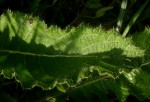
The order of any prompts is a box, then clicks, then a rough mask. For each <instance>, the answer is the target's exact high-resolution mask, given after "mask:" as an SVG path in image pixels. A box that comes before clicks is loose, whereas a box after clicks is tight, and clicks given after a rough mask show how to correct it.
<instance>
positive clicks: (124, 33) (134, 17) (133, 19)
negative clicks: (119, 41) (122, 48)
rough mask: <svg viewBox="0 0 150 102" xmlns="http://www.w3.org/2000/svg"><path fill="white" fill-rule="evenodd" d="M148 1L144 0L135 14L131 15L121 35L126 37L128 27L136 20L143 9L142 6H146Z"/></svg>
mask: <svg viewBox="0 0 150 102" xmlns="http://www.w3.org/2000/svg"><path fill="white" fill-rule="evenodd" d="M148 3H149V0H146V1H145V3H144V4H143V5H142V6H141V8H140V9H139V10H138V11H137V12H136V13H135V15H134V16H133V17H132V19H131V20H130V22H129V24H128V25H127V27H126V28H125V30H124V32H123V34H122V36H123V37H126V35H127V33H128V32H129V30H130V28H131V27H132V25H133V24H134V23H135V21H136V20H137V18H138V17H139V16H140V14H141V13H142V11H143V10H144V8H145V7H146V5H147V4H148Z"/></svg>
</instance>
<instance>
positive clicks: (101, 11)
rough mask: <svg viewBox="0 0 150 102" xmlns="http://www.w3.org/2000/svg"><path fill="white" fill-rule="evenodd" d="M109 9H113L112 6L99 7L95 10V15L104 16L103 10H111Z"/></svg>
mask: <svg viewBox="0 0 150 102" xmlns="http://www.w3.org/2000/svg"><path fill="white" fill-rule="evenodd" d="M111 9H113V7H112V6H108V7H103V8H100V9H99V10H97V12H96V17H102V16H104V14H105V12H106V11H108V10H111Z"/></svg>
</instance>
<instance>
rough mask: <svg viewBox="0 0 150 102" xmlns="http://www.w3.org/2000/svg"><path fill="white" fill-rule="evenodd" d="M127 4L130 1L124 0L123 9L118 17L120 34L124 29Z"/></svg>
mask: <svg viewBox="0 0 150 102" xmlns="http://www.w3.org/2000/svg"><path fill="white" fill-rule="evenodd" d="M127 3H128V0H123V1H122V3H121V9H120V14H119V17H118V22H117V28H116V30H117V31H118V32H120V30H121V27H122V22H123V17H124V14H125V10H126V7H127Z"/></svg>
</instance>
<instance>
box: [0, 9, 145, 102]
mask: <svg viewBox="0 0 150 102" xmlns="http://www.w3.org/2000/svg"><path fill="white" fill-rule="evenodd" d="M143 56H144V50H142V49H140V48H138V47H136V46H135V45H134V44H133V42H132V40H131V38H123V37H121V36H120V35H119V34H117V32H116V31H115V30H114V29H112V30H110V31H105V30H103V29H102V27H100V26H99V27H96V28H92V27H90V26H88V25H84V24H81V25H79V26H78V27H77V28H74V27H72V28H71V27H67V28H66V29H64V30H62V29H60V28H58V27H57V26H50V27H47V25H46V24H45V23H44V21H41V20H40V19H39V18H37V17H32V16H30V15H25V14H22V13H19V12H16V13H12V12H11V11H10V10H8V11H7V12H6V13H4V14H2V15H1V17H0V72H1V74H2V75H4V76H5V77H6V78H12V77H15V78H16V80H17V81H18V82H20V83H21V84H22V86H23V87H24V88H32V87H34V86H40V87H42V88H43V89H44V90H52V89H54V88H57V89H58V90H59V91H61V92H66V93H69V92H73V91H78V89H79V90H80V91H82V90H83V93H80V94H82V95H84V94H86V95H85V97H87V96H88V95H89V94H92V93H95V94H97V95H98V94H100V93H101V94H102V95H103V96H104V97H107V95H106V94H108V92H109V91H112V92H114V93H115V94H116V95H117V97H118V98H119V100H121V101H124V100H125V99H126V97H127V96H128V95H129V91H128V87H127V86H126V84H125V83H124V82H122V81H121V80H122V78H121V79H120V76H121V75H123V74H122V73H127V72H130V71H132V70H133V69H135V68H137V67H139V66H140V65H141V63H142V57H143ZM106 80H107V82H106ZM113 80H116V81H117V82H114V81H113ZM91 86H93V88H91V91H90V90H89V91H88V92H87V90H85V89H86V88H90V87H91ZM116 86H117V87H116ZM94 90H95V91H94ZM105 91H107V92H105ZM73 93H74V92H73ZM73 93H71V94H73ZM103 93H104V94H103ZM82 95H81V96H82ZM53 97H54V98H55V97H61V95H60V93H59V92H58V94H57V95H54V96H53ZM72 97H73V96H72ZM89 98H91V97H89ZM51 99H53V98H51ZM58 99H59V98H58ZM91 99H92V98H91ZM105 99H106V100H107V98H105ZM53 100H55V99H53Z"/></svg>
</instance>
